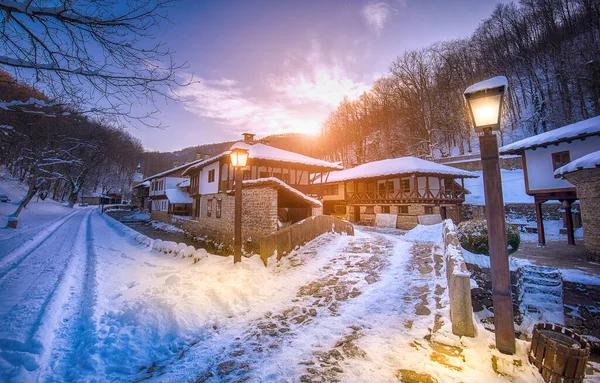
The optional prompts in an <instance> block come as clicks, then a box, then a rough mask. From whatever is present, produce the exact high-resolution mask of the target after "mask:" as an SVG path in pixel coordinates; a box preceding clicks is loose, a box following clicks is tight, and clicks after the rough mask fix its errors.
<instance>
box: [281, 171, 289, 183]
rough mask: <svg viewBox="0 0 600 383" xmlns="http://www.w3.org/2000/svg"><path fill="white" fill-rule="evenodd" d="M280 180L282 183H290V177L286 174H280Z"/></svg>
mask: <svg viewBox="0 0 600 383" xmlns="http://www.w3.org/2000/svg"><path fill="white" fill-rule="evenodd" d="M281 180H282V181H283V182H285V183H286V184H289V183H290V175H289V174H288V173H285V174H282V175H281Z"/></svg>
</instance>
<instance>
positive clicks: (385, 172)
mask: <svg viewBox="0 0 600 383" xmlns="http://www.w3.org/2000/svg"><path fill="white" fill-rule="evenodd" d="M403 174H431V175H448V176H453V177H460V178H477V177H479V176H478V175H477V174H475V173H472V172H468V171H466V170H462V169H457V168H453V167H450V166H446V165H442V164H437V163H435V162H431V161H427V160H423V159H421V158H416V157H400V158H389V159H387V160H381V161H373V162H369V163H366V164H363V165H359V166H357V167H355V168H352V169H345V170H340V171H337V172H331V173H329V178H327V180H326V181H324V182H327V183H329V182H339V181H347V180H352V179H362V178H374V177H382V176H392V175H403Z"/></svg>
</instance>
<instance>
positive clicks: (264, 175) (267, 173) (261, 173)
mask: <svg viewBox="0 0 600 383" xmlns="http://www.w3.org/2000/svg"><path fill="white" fill-rule="evenodd" d="M260 178H269V172H260Z"/></svg>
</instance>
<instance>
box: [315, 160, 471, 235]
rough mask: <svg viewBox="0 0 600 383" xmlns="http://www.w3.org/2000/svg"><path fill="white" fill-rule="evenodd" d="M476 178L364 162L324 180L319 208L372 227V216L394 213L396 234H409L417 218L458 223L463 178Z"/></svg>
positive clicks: (424, 165) (424, 164) (448, 170)
mask: <svg viewBox="0 0 600 383" xmlns="http://www.w3.org/2000/svg"><path fill="white" fill-rule="evenodd" d="M475 177H478V176H477V175H476V174H473V173H471V172H468V171H466V170H461V169H456V168H452V167H449V166H446V165H441V164H436V163H434V162H431V161H426V160H423V159H420V158H415V157H401V158H391V159H387V160H381V161H374V162H369V163H366V164H363V165H360V166H357V167H355V168H352V169H346V170H341V171H337V172H331V173H330V174H329V175H328V176H327V177H325V179H324V180H323V182H324V188H323V204H324V205H323V209H324V213H325V214H333V215H338V216H341V217H344V218H346V219H348V220H350V221H351V222H367V223H368V222H374V221H375V217H376V215H377V214H395V215H397V219H396V227H397V228H400V229H412V228H413V227H415V226H416V225H417V224H418V216H420V215H428V214H438V213H439V214H440V215H441V217H442V218H443V219H446V218H452V219H453V220H454V221H455V222H457V223H458V222H459V221H460V205H461V204H462V203H463V202H464V200H465V193H466V192H467V191H466V190H465V187H464V179H465V178H475ZM457 179H458V180H460V183H458V182H457Z"/></svg>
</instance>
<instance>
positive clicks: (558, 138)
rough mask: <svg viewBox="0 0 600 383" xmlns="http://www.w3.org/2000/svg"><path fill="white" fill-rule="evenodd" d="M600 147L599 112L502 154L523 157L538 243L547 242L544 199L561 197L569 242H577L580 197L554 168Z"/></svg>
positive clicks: (505, 150) (526, 187)
mask: <svg viewBox="0 0 600 383" xmlns="http://www.w3.org/2000/svg"><path fill="white" fill-rule="evenodd" d="M598 148H600V116H597V117H593V118H590V119H588V120H584V121H580V122H577V123H575V124H571V125H567V126H564V127H562V128H558V129H555V130H552V131H549V132H545V133H542V134H538V135H536V136H533V137H529V138H526V139H524V140H520V141H517V142H514V143H512V144H510V145H505V146H503V147H501V148H500V154H519V155H521V158H522V161H523V170H524V173H525V189H526V191H527V194H529V195H531V196H533V197H534V200H535V211H536V219H537V231H538V245H539V246H545V245H546V237H545V234H544V221H543V218H542V203H544V202H546V201H551V200H558V201H561V202H562V203H563V206H564V208H565V224H566V226H567V236H568V241H569V244H575V236H574V233H573V218H572V214H571V205H572V203H573V202H574V201H575V200H577V199H578V197H577V191H576V189H575V186H574V185H573V184H572V183H571V182H569V181H568V180H567V179H563V178H561V177H560V176H559V175H555V171H556V170H557V169H559V168H560V167H562V166H564V165H567V164H568V163H569V162H571V161H574V160H576V159H578V158H580V157H583V156H585V155H586V154H588V153H591V152H594V151H596V150H598Z"/></svg>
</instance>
